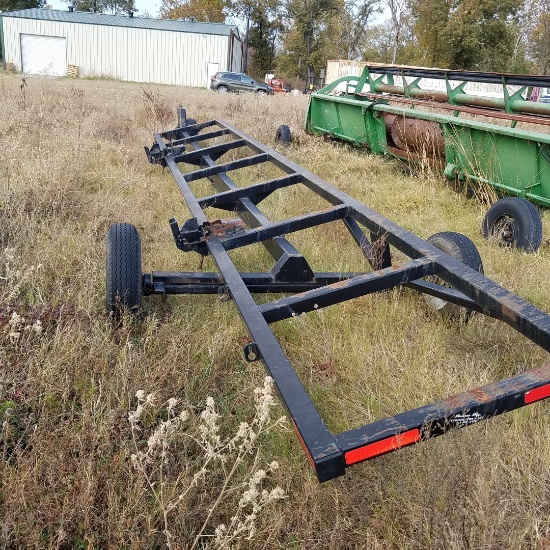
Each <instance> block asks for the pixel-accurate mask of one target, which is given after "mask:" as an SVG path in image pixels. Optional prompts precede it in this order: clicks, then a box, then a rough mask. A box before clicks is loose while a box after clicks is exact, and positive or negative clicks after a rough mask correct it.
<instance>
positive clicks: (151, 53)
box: [3, 17, 240, 86]
mask: <svg viewBox="0 0 550 550" xmlns="http://www.w3.org/2000/svg"><path fill="white" fill-rule="evenodd" d="M3 27H4V34H5V36H4V44H5V48H6V62H8V63H13V64H14V65H15V67H16V68H17V69H18V70H21V40H20V35H21V34H35V35H44V36H58V37H66V38H67V64H68V65H77V66H78V67H79V76H88V77H110V78H116V79H120V80H130V81H135V82H155V83H159V84H176V85H182V86H203V85H204V81H205V78H206V66H207V63H208V61H211V62H218V63H219V64H220V70H228V66H227V64H228V60H229V37H228V36H220V35H206V34H194V33H185V32H173V31H159V30H150V29H136V28H126V27H113V26H105V25H90V24H79V23H66V22H59V21H43V20H37V19H22V18H11V17H4V18H3ZM235 42H236V43H238V44H239V45H240V42H239V41H238V40H237V39H235Z"/></svg>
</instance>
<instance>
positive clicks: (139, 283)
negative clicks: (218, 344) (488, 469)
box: [106, 109, 550, 482]
mask: <svg viewBox="0 0 550 550" xmlns="http://www.w3.org/2000/svg"><path fill="white" fill-rule="evenodd" d="M179 121H180V122H179V124H178V127H177V128H176V129H174V130H171V131H168V132H164V133H161V134H156V135H155V142H154V144H153V146H152V147H151V149H147V155H148V158H149V161H150V162H151V163H153V164H159V165H161V166H165V167H167V168H168V169H169V170H170V172H171V173H172V175H173V177H174V179H175V180H176V183H177V185H178V187H179V189H180V191H181V193H182V195H183V198H184V200H185V202H186V204H187V207H188V209H189V211H190V213H191V216H192V217H191V218H190V219H189V220H187V221H186V222H185V223H184V224H182V225H180V224H178V223H177V222H176V221H175V220H171V221H170V227H171V229H172V234H173V237H174V241H175V244H176V247H177V248H178V249H180V250H182V251H185V252H189V251H194V252H197V253H199V254H201V255H210V256H211V258H212V259H213V261H214V262H215V264H216V266H217V269H218V271H217V272H215V273H203V272H156V271H155V272H152V273H147V274H143V273H142V271H141V249H140V240H139V235H138V234H137V231H136V229H135V228H134V227H133V226H131V225H129V224H122V223H120V224H114V225H113V226H112V227H111V229H110V231H109V234H108V235H107V285H106V286H107V296H106V301H107V310H108V311H109V313H110V314H112V315H114V316H118V315H119V314H120V313H121V311H122V309H124V308H128V309H131V310H138V309H139V308H140V307H141V300H142V295H152V294H158V295H162V296H165V295H167V294H192V293H219V294H220V296H222V297H225V298H231V299H232V301H233V302H234V304H235V306H236V307H237V309H238V311H239V313H240V315H241V317H242V319H243V322H244V323H245V325H246V327H247V329H248V332H249V334H250V342H249V343H248V344H247V345H246V346H245V347H244V355H245V358H246V360H247V361H257V360H261V361H262V362H263V364H264V366H265V368H266V370H267V371H268V373H269V374H270V376H271V377H272V378H273V380H274V382H275V385H276V387H277V390H278V392H279V395H280V397H281V400H282V402H283V404H284V405H285V407H286V409H287V411H288V414H289V417H290V419H291V421H292V425H293V427H294V430H295V431H296V435H297V437H298V439H299V441H300V443H301V444H302V446H303V448H304V451H305V453H306V455H307V458H308V460H309V462H310V464H311V466H312V468H313V469H314V471H315V473H316V475H317V477H318V479H319V481H321V482H322V481H327V480H330V479H333V478H335V477H337V476H341V475H343V474H344V473H345V471H346V468H347V467H349V466H352V465H354V464H357V463H359V462H363V461H365V460H368V459H371V458H375V457H377V456H380V455H383V454H385V453H388V452H391V451H395V450H397V449H399V448H402V447H406V446H409V445H412V444H414V443H418V442H420V441H422V440H425V439H429V438H431V437H435V436H438V435H442V434H444V433H446V432H447V431H449V430H450V429H453V428H462V427H465V426H468V425H470V424H474V423H476V422H479V421H481V420H484V419H488V418H490V417H492V416H495V415H498V414H501V413H504V412H507V411H511V410H513V409H517V408H520V407H523V406H524V405H527V404H530V403H533V402H535V401H538V400H541V399H544V398H546V397H549V396H550V365H545V366H542V367H540V368H538V369H534V370H532V371H529V372H525V373H523V374H519V375H517V376H514V377H512V378H508V379H506V380H501V381H498V382H494V383H492V384H488V385H486V386H483V387H480V388H477V389H473V390H468V391H465V392H464V393H462V394H460V395H456V396H453V397H449V398H447V399H443V400H441V401H438V402H436V403H432V404H428V405H426V406H423V407H420V408H417V409H414V410H410V411H406V412H403V413H400V414H397V415H395V416H390V417H388V418H384V419H381V420H377V421H375V422H373V423H371V424H366V425H364V426H360V427H358V428H354V429H351V430H348V431H344V432H342V433H336V434H335V433H331V431H330V430H329V429H328V428H327V426H326V425H325V423H324V422H323V419H322V418H321V416H320V414H319V412H318V410H317V408H316V406H315V404H314V402H313V400H312V399H311V397H310V396H309V395H308V392H307V390H306V389H305V387H304V385H303V384H302V382H301V380H300V379H299V377H298V375H297V374H296V372H295V371H294V369H293V367H292V365H291V364H290V362H289V360H288V358H287V357H286V355H285V353H284V352H283V349H282V348H281V345H280V343H279V342H278V340H277V339H276V337H275V335H274V333H273V332H272V331H271V328H270V324H272V323H275V322H277V321H280V320H283V319H287V318H290V317H293V316H295V315H302V314H306V313H308V312H312V311H315V310H318V309H320V308H324V307H327V306H330V305H334V304H338V303H341V302H344V301H347V300H350V299H353V298H356V297H359V296H365V295H368V294H371V293H374V292H378V291H381V290H386V289H389V288H393V287H396V286H400V285H404V286H407V287H409V288H412V289H414V290H416V291H418V292H420V293H425V294H427V295H430V296H435V297H437V298H439V299H440V300H441V301H443V302H445V303H450V304H454V305H457V306H461V307H467V308H469V309H470V310H474V311H478V312H480V313H483V314H485V315H488V316H490V317H493V318H495V319H498V320H500V321H502V322H504V323H506V324H508V325H510V326H511V327H513V328H514V329H515V330H517V331H518V332H519V333H520V334H522V335H524V336H526V337H527V338H529V339H531V340H532V341H533V342H535V343H537V344H538V345H539V346H541V347H542V348H543V349H545V350H549V351H550V316H549V315H547V314H546V313H544V312H542V311H540V310H539V309H537V308H536V307H534V306H532V305H531V304H529V303H527V302H526V301H524V300H522V299H521V298H519V297H517V296H515V295H514V294H512V293H510V292H508V291H507V290H505V289H504V288H502V287H501V286H499V285H497V284H496V283H494V282H493V281H491V280H489V279H487V278H486V277H484V276H483V275H482V273H481V272H480V271H481V270H482V267H481V261H480V260H479V254H478V253H477V250H476V249H475V246H474V245H473V243H472V242H471V241H470V240H469V239H467V238H466V237H465V236H463V235H460V234H458V233H439V234H437V235H435V236H434V237H432V238H430V239H429V240H428V242H427V241H424V240H423V239H421V238H420V237H417V236H415V235H413V234H412V233H410V232H409V231H406V230H405V229H403V228H402V227H400V226H399V225H397V224H395V223H393V222H391V221H390V220H388V219H387V218H385V217H384V216H382V215H381V214H379V213H378V212H376V211H374V210H373V209H371V208H369V207H368V206H366V205H365V204H363V203H361V202H360V201H358V200H356V199H354V198H352V197H351V196H349V195H347V194H346V193H343V192H342V191H340V190H339V189H337V188H335V187H333V186H332V185H330V184H328V183H327V182H325V181H323V180H322V179H321V178H319V177H318V176H316V175H314V174H312V173H311V172H308V171H307V170H305V169H304V168H302V167H301V166H299V165H297V164H295V163H294V162H292V161H290V160H288V159H287V158H285V157H284V156H283V155H281V154H280V153H278V152H277V151H275V150H273V149H270V148H269V147H266V146H264V145H262V144H261V143H260V142H258V141H257V140H255V139H253V138H251V137H250V136H247V135H246V134H243V133H242V132H240V131H239V130H237V129H236V128H234V127H233V126H231V125H230V124H227V123H226V122H223V121H221V120H210V121H207V122H202V123H198V124H197V123H192V124H187V119H186V117H185V111H184V110H183V109H180V112H179ZM193 122H194V121H193ZM235 149H238V150H239V151H241V152H242V153H244V154H245V156H240V157H239V158H236V159H235V160H229V161H226V162H219V160H220V158H221V157H222V156H223V155H224V154H226V153H228V152H229V151H233V150H235ZM178 164H186V165H187V168H190V170H189V171H185V173H182V171H180V167H179V166H178ZM260 164H265V165H268V164H270V165H274V166H276V167H278V168H279V169H280V170H282V172H283V173H284V175H283V176H281V177H277V178H273V179H269V180H267V181H261V182H258V183H253V184H250V185H248V186H246V187H240V186H238V185H236V184H235V182H234V180H232V179H231V177H230V174H231V173H232V172H233V171H235V170H238V169H239V168H242V167H247V166H257V165H260ZM257 173H260V171H258V172H257ZM204 178H206V179H208V180H209V181H210V183H211V184H212V185H213V188H214V192H213V194H210V195H207V196H203V197H202V198H197V197H195V194H194V193H193V191H192V188H191V186H192V185H193V182H195V181H197V180H199V179H204ZM290 186H294V188H295V189H296V193H303V194H304V195H305V196H307V193H310V192H313V193H315V194H316V195H318V196H319V197H321V198H322V199H324V200H325V201H326V202H327V208H325V209H323V210H320V211H312V212H309V213H307V214H302V215H300V216H296V217H292V218H288V219H284V220H281V221H278V222H271V221H270V220H269V218H268V217H267V216H266V213H264V212H262V211H261V210H260V208H259V204H260V203H261V202H262V200H263V199H265V198H266V197H268V196H269V195H271V194H272V193H276V192H277V191H278V190H280V189H283V188H285V187H290ZM304 204H308V203H307V198H306V199H305V200H304ZM211 206H214V207H216V208H221V209H224V210H227V211H231V212H233V213H234V214H235V213H236V214H237V215H238V217H239V219H238V220H226V221H224V220H220V219H215V220H209V219H208V217H207V216H206V214H205V212H204V210H205V209H207V208H209V207H211ZM335 221H337V222H338V223H339V227H340V229H341V230H342V233H343V236H346V235H347V236H348V238H349V239H350V241H351V242H355V243H356V245H357V246H358V247H359V249H360V250H361V252H362V253H363V254H364V256H365V270H364V271H363V272H360V273H341V272H339V271H334V272H328V273H327V272H323V273H316V272H314V271H313V270H312V269H311V267H310V266H309V264H308V261H307V259H306V258H305V257H304V256H303V255H302V254H301V253H300V252H299V251H298V250H297V249H296V248H295V247H294V246H293V245H292V244H291V243H290V241H289V240H288V238H287V236H291V235H292V233H293V232H296V231H299V230H302V229H305V228H314V227H317V228H321V226H323V225H324V224H326V223H328V222H335ZM321 231H323V229H322V230H321ZM258 242H260V243H262V244H263V245H264V246H265V247H266V249H267V250H268V251H269V253H270V254H271V256H272V257H273V269H272V270H271V271H269V272H261V273H251V272H239V271H238V270H237V268H236V267H235V265H234V264H233V262H232V260H231V257H230V256H229V254H228V253H229V251H231V250H235V249H237V248H242V247H246V246H248V245H251V244H253V243H258ZM392 250H398V251H400V252H401V253H403V254H404V255H405V256H406V257H407V258H408V259H407V260H405V261H403V262H401V263H395V262H394V261H393V259H392ZM446 252H450V253H452V254H453V255H454V256H455V257H453V256H451V255H448V254H447V253H446ZM456 258H459V259H460V260H462V261H465V262H466V263H468V264H469V265H470V266H468V265H465V264H464V263H462V261H458V260H457V259H456ZM428 276H437V277H438V278H439V280H440V281H442V282H443V283H444V284H446V285H449V286H444V285H439V284H435V283H433V282H428V281H426V280H425V277H428ZM449 287H452V288H449ZM260 292H261V293H286V294H288V296H287V297H284V298H279V299H276V300H274V301H271V302H266V303H262V304H261V305H260V304H257V303H256V301H255V300H254V298H253V296H252V293H260ZM227 307H230V305H229V304H228V305H227Z"/></svg>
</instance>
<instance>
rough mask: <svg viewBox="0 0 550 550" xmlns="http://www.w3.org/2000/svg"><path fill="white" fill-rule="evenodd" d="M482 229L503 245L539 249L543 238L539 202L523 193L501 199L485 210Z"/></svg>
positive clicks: (521, 248) (528, 249)
mask: <svg viewBox="0 0 550 550" xmlns="http://www.w3.org/2000/svg"><path fill="white" fill-rule="evenodd" d="M481 232H482V233H483V236H484V237H485V238H486V239H489V238H496V239H498V240H499V242H500V244H502V245H503V246H515V247H516V248H519V249H520V250H524V251H525V252H530V253H531V252H536V251H537V250H538V248H539V246H540V243H541V242H542V221H541V219H540V214H539V211H538V210H537V208H536V206H535V205H534V204H532V203H531V202H529V201H528V200H525V199H521V198H519V197H505V198H504V199H500V200H498V201H497V202H495V204H493V206H491V208H489V210H488V211H487V214H485V218H484V219H483V225H482V226H481Z"/></svg>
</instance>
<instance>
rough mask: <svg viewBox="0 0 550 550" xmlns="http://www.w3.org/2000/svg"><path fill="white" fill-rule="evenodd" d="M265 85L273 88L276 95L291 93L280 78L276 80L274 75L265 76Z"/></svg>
mask: <svg viewBox="0 0 550 550" xmlns="http://www.w3.org/2000/svg"><path fill="white" fill-rule="evenodd" d="M265 83H266V84H267V85H268V86H271V88H273V93H275V94H286V93H288V92H289V89H288V88H285V85H284V83H283V81H282V80H281V79H280V78H276V77H275V74H274V73H267V74H266V75H265Z"/></svg>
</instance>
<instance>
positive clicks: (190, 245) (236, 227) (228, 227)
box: [169, 218, 246, 256]
mask: <svg viewBox="0 0 550 550" xmlns="http://www.w3.org/2000/svg"><path fill="white" fill-rule="evenodd" d="M169 223H170V229H171V230H172V235H173V237H174V241H175V243H176V246H177V247H178V249H179V250H182V251H183V252H191V251H194V252H198V253H199V254H201V255H203V256H208V248H207V247H206V242H207V241H208V239H210V238H211V237H217V238H218V239H220V240H222V241H223V239H224V238H227V237H234V236H236V235H238V234H239V233H243V232H244V231H245V229H246V226H245V224H244V222H243V221H242V220H241V219H240V218H232V219H218V220H212V221H207V222H205V223H203V224H199V223H198V221H197V219H196V218H190V219H189V220H187V221H186V222H185V223H184V224H183V225H182V226H181V228H180V227H179V225H178V222H177V221H176V220H175V219H174V218H171V219H170V221H169Z"/></svg>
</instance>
